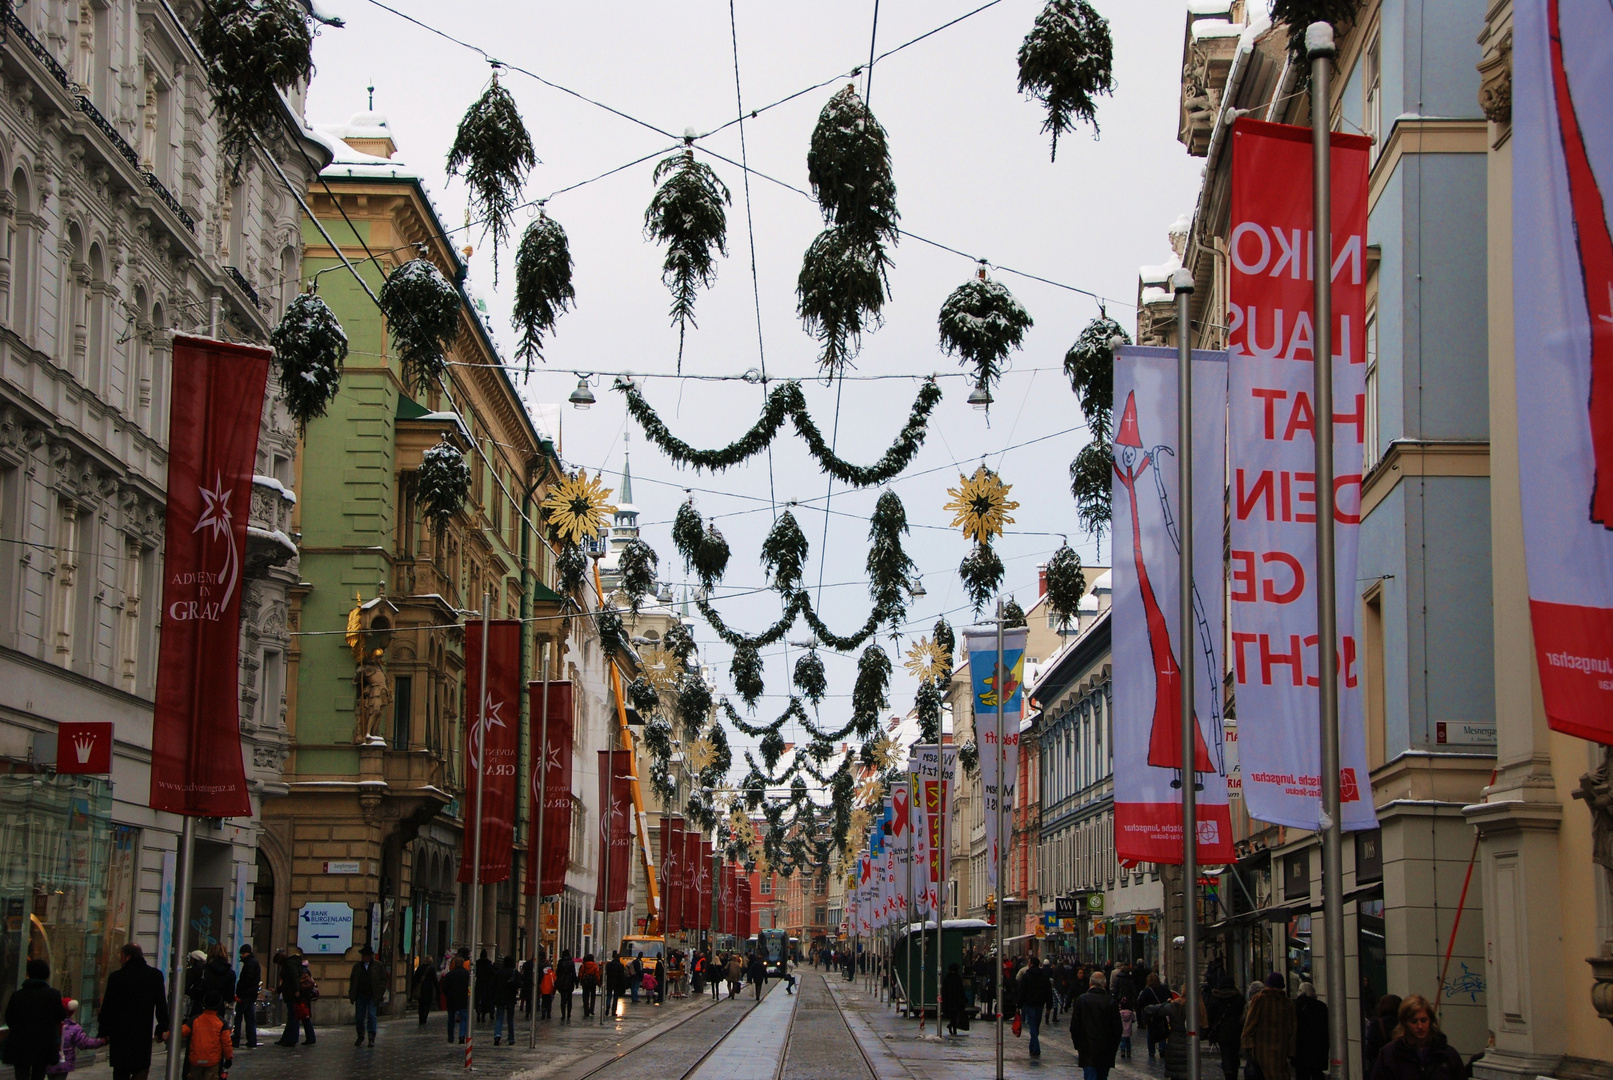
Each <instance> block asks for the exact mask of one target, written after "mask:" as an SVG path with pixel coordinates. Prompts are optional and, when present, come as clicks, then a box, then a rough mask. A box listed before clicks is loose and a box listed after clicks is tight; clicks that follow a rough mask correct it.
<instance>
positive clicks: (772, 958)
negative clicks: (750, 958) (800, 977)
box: [750, 930, 801, 975]
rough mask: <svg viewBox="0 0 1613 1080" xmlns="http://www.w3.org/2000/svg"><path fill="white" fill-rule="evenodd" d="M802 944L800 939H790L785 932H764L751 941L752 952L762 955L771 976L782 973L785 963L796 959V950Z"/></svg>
mask: <svg viewBox="0 0 1613 1080" xmlns="http://www.w3.org/2000/svg"><path fill="white" fill-rule="evenodd" d="M800 944H801V941H800V939H799V938H792V937H790V935H789V933H788V932H787V931H784V930H763V931H762V932H761V933H760V934H757V935H756V936H755V937H753V938H751V939H750V948H751V950H752V951H754V952H759V953H761V954H762V959H763V961H765V962H766V964H767V973H768V974H769V975H777V974H780V973H782V971H783V970H784V967H785V961H787V960H791V959H792V958H793V957H794V955H795V950H796V949H797V948H799V946H800Z"/></svg>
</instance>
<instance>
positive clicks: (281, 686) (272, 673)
mask: <svg viewBox="0 0 1613 1080" xmlns="http://www.w3.org/2000/svg"><path fill="white" fill-rule="evenodd" d="M259 678H260V679H261V689H260V690H259V692H258V726H259V727H270V728H278V727H279V726H280V698H281V696H282V695H283V694H284V693H285V661H284V659H283V658H282V657H281V655H280V652H279V650H277V649H265V650H264V653H263V667H262V670H261V673H260V675H259Z"/></svg>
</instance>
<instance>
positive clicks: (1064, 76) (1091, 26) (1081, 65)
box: [1019, 0, 1115, 160]
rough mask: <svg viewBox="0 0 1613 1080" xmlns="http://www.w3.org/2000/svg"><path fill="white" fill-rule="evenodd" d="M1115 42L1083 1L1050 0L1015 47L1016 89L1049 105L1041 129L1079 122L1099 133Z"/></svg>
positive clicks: (1111, 83) (1057, 130) (1060, 130)
mask: <svg viewBox="0 0 1613 1080" xmlns="http://www.w3.org/2000/svg"><path fill="white" fill-rule="evenodd" d="M1114 53H1115V46H1114V40H1113V39H1112V38H1111V37H1110V36H1109V21H1108V20H1107V19H1105V18H1104V17H1103V16H1102V15H1099V14H1098V13H1097V12H1096V11H1095V10H1093V7H1092V5H1091V4H1089V3H1087V2H1086V0H1050V2H1049V3H1048V5H1047V7H1045V8H1043V9H1042V13H1041V14H1040V15H1038V16H1036V24H1035V25H1034V26H1032V27H1031V32H1030V33H1028V34H1026V35H1025V40H1024V42H1023V43H1022V44H1021V45H1020V47H1019V92H1020V93H1022V94H1029V95H1030V96H1031V97H1033V98H1035V99H1036V100H1038V101H1040V102H1041V103H1042V104H1043V105H1045V106H1047V119H1046V120H1044V121H1043V122H1042V130H1043V131H1046V132H1051V133H1052V135H1053V152H1052V155H1051V156H1052V159H1053V160H1057V159H1058V154H1059V136H1060V135H1062V134H1064V133H1065V132H1067V131H1073V130H1074V129H1075V122H1076V121H1077V120H1084V121H1086V122H1087V123H1089V124H1091V125H1092V131H1093V134H1096V133H1097V131H1098V104H1097V102H1096V101H1094V100H1093V99H1094V98H1095V97H1096V96H1097V95H1098V94H1105V95H1107V94H1113V93H1114V90H1115V77H1114Z"/></svg>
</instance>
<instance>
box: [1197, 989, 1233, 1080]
mask: <svg viewBox="0 0 1613 1080" xmlns="http://www.w3.org/2000/svg"><path fill="white" fill-rule="evenodd" d="M1204 1011H1205V1014H1206V1015H1207V1016H1208V1017H1209V1028H1208V1031H1207V1032H1206V1035H1207V1036H1208V1041H1210V1042H1212V1043H1214V1044H1215V1045H1216V1046H1218V1047H1220V1048H1221V1072H1222V1073H1223V1074H1225V1076H1226V1080H1238V1065H1239V1062H1240V1060H1241V1058H1242V1054H1243V995H1242V994H1240V993H1239V992H1238V984H1237V983H1235V982H1233V981H1232V976H1230V975H1223V976H1221V978H1220V980H1219V983H1218V985H1217V986H1216V988H1215V989H1214V990H1211V991H1210V992H1209V994H1208V995H1207V996H1206V999H1205V1003H1204Z"/></svg>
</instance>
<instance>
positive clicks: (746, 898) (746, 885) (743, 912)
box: [739, 866, 751, 938]
mask: <svg viewBox="0 0 1613 1080" xmlns="http://www.w3.org/2000/svg"><path fill="white" fill-rule="evenodd" d="M750 913H751V881H750V873H749V871H747V870H746V869H745V868H744V867H743V866H741V867H740V868H739V936H740V937H742V938H748V937H750V935H751V928H750Z"/></svg>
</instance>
